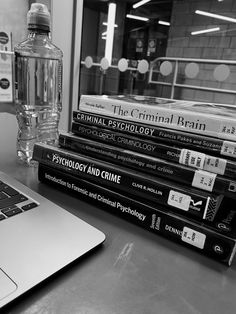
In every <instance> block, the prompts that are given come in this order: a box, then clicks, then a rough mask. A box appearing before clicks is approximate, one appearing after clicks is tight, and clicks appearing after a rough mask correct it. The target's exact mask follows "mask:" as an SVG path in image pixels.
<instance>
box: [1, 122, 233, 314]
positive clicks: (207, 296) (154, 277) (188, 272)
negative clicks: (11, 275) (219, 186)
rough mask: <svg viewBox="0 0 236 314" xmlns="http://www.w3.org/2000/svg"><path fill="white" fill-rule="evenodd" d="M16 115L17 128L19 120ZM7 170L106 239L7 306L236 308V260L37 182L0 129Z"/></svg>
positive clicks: (19, 311) (147, 312)
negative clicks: (226, 260) (225, 260)
mask: <svg viewBox="0 0 236 314" xmlns="http://www.w3.org/2000/svg"><path fill="white" fill-rule="evenodd" d="M6 119H9V124H8V125H9V127H15V120H14V119H13V118H12V117H10V118H9V117H8V116H7V117H6ZM0 145H1V149H0V169H1V170H2V171H5V172H6V173H8V174H10V175H12V176H13V177H15V178H16V179H18V180H19V181H21V182H22V183H24V184H26V185H27V186H29V187H30V188H32V189H33V190H35V191H37V192H38V193H40V194H41V195H43V196H45V197H47V198H48V199H50V200H51V201H54V202H55V203H57V204H58V205H60V206H62V207H64V208H65V209H66V210H68V211H70V212H72V213H73V214H75V215H77V216H79V217H80V218H82V219H83V220H85V221H87V222H88V223H90V224H92V225H94V226H95V227H97V228H99V229H101V230H102V231H103V232H104V233H105V234H106V236H107V239H106V241H105V242H104V244H103V245H102V246H101V247H99V248H98V249H97V250H95V251H93V252H92V253H91V254H89V255H86V256H85V257H83V258H82V259H79V260H78V261H76V262H75V263H73V265H72V266H69V267H67V268H66V270H63V271H62V272H60V273H59V274H57V275H56V276H53V278H50V279H49V280H47V281H46V282H44V283H43V284H41V285H40V286H38V287H36V288H35V289H33V290H32V291H30V292H29V293H27V294H26V295H24V296H23V297H21V298H20V299H19V300H17V301H16V302H13V303H12V304H11V305H10V306H9V307H7V308H6V309H5V311H6V313H9V314H23V313H25V314H46V313H47V314H48V313H50V314H52V313H55V314H131V313H132V314H157V313H158V314H159V313H160V314H178V313H179V314H200V313H204V314H208V313H212V314H218V313H219V314H223V313H224V314H233V313H235V312H236V261H234V262H233V264H232V266H231V267H227V266H225V265H223V264H220V263H219V262H217V261H214V260H212V259H210V258H208V257H206V256H204V255H201V254H199V253H197V252H194V251H192V250H191V249H189V248H186V247H184V246H181V245H178V244H176V243H173V242H171V241H170V240H168V239H165V238H162V237H159V236H157V235H155V234H152V233H150V232H148V231H146V230H144V229H142V228H140V227H138V226H136V225H133V224H131V223H129V222H127V221H125V220H123V219H121V218H119V217H117V216H114V215H112V214H110V213H108V212H106V211H104V210H102V209H100V208H99V207H95V206H92V205H90V204H89V203H86V202H83V201H80V200H79V199H77V198H74V197H72V196H69V195H67V194H66V193H62V192H60V191H58V190H56V189H53V188H51V187H50V186H48V185H44V184H42V183H40V182H38V180H37V168H28V167H25V166H22V165H19V164H18V163H17V160H16V156H15V134H14V132H13V133H12V134H10V135H8V134H6V132H2V130H1V132H0Z"/></svg>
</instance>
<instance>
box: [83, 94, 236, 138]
mask: <svg viewBox="0 0 236 314" xmlns="http://www.w3.org/2000/svg"><path fill="white" fill-rule="evenodd" d="M79 109H80V110H81V111H85V112H92V113H97V114H101V115H102V116H111V117H118V118H120V119H123V120H130V121H136V122H142V123H146V124H149V125H157V126H161V127H165V128H168V129H175V130H182V131H186V132H190V133H195V134H201V135H207V136H213V137H216V138H221V139H224V140H232V141H236V109H235V107H234V106H230V105H224V104H214V103H200V102H189V101H182V100H181V101H180V100H173V99H163V98H158V97H151V96H136V95H117V96H107V95H102V96H101V95H82V96H81V98H80V103H79Z"/></svg>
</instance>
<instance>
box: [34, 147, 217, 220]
mask: <svg viewBox="0 0 236 314" xmlns="http://www.w3.org/2000/svg"><path fill="white" fill-rule="evenodd" d="M33 159H34V160H36V161H38V162H41V163H44V164H48V165H50V166H52V167H57V168H59V169H62V170H63V171H67V172H69V173H73V174H74V175H77V176H78V177H80V178H83V179H88V180H91V181H93V182H95V183H99V184H101V185H104V186H108V187H112V188H114V189H117V190H118V191H122V192H125V193H127V194H130V195H132V196H133V195H135V197H137V198H143V199H148V200H150V201H152V202H153V203H158V204H163V205H166V206H168V207H171V208H173V210H176V211H179V212H184V213H185V215H187V216H193V217H195V218H196V219H199V220H202V219H207V220H212V219H213V218H214V216H215V214H216V212H217V210H218V208H219V205H220V203H221V200H222V196H221V195H215V194H212V193H207V192H205V191H201V190H199V189H194V188H191V187H186V188H185V187H184V186H181V185H178V184H175V183H173V182H171V181H167V180H164V179H160V178H155V177H153V176H150V175H146V174H143V173H139V172H137V171H134V170H131V169H128V168H125V167H121V166H117V165H115V164H112V163H108V162H105V161H101V160H98V159H95V158H92V157H88V156H86V155H81V154H79V153H73V152H72V151H68V150H65V149H63V148H57V147H53V146H50V145H46V144H39V143H37V144H35V145H34V151H33Z"/></svg>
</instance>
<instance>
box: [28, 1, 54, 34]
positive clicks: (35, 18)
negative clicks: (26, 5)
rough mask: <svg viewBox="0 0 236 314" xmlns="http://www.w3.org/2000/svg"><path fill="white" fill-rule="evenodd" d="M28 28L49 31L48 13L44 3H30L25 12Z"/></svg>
mask: <svg viewBox="0 0 236 314" xmlns="http://www.w3.org/2000/svg"><path fill="white" fill-rule="evenodd" d="M27 24H28V29H36V28H37V29H42V30H46V31H50V13H49V11H48V8H47V6H46V5H45V4H42V3H32V4H31V7H30V10H29V11H28V13H27Z"/></svg>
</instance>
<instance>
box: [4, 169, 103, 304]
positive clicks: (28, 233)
mask: <svg viewBox="0 0 236 314" xmlns="http://www.w3.org/2000/svg"><path fill="white" fill-rule="evenodd" d="M0 239H1V250H0V309H1V308H2V307H4V306H5V305H6V304H8V303H10V302H12V301H13V300H14V299H16V298H18V297H19V296H21V295H23V294H24V293H25V292H27V291H29V290H30V289H31V288H33V287H35V286H36V285H37V284H39V283H41V282H42V281H44V280H45V279H47V278H49V277H50V276H51V275H53V274H55V273H56V272H58V271H59V270H61V269H62V268H64V267H65V266H67V265H69V264H70V263H71V262H73V261H75V260H76V259H78V258H79V257H81V256H82V255H84V254H85V253H88V252H89V251H91V250H92V249H94V248H95V247H97V246H98V245H100V244H101V243H103V241H104V240H105V235H104V233H103V232H101V231H100V230H98V229H96V228H95V227H93V226H91V225H89V224H88V223H86V222H84V221H82V220H81V219H79V218H78V217H76V216H74V215H72V214H71V213H69V212H68V211H66V210H64V209H62V208H61V207H59V206H57V205H56V204H54V203H52V202H51V201H49V200H48V199H46V198H44V197H42V196H41V195H39V194H38V193H36V192H34V191H32V190H31V189H29V188H28V187H26V186H25V185H23V184H21V183H20V182H18V181H16V180H15V179H13V178H12V177H10V176H8V175H6V174H5V173H3V172H0Z"/></svg>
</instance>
